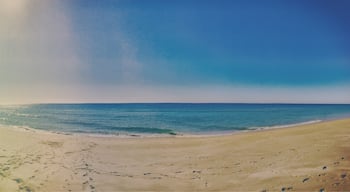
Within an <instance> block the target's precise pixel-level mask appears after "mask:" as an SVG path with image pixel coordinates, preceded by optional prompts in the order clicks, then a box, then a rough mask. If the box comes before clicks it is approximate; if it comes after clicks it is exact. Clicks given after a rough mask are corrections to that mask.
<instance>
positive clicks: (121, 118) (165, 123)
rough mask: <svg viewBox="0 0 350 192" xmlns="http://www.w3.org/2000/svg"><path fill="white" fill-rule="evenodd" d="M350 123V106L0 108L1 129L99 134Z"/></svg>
mask: <svg viewBox="0 0 350 192" xmlns="http://www.w3.org/2000/svg"><path fill="white" fill-rule="evenodd" d="M343 117H350V105H318V104H310V105H309V104H307V105H306V104H165V103H164V104H38V105H21V106H1V107H0V124H2V125H11V126H24V127H30V128H35V129H43V130H51V131H59V132H74V133H98V134H177V133H191V134H203V133H204V134H210V133H220V132H228V131H239V130H251V129H261V128H269V127H275V126H282V127H283V126H286V125H291V124H299V123H307V122H313V121H320V120H329V119H336V118H343Z"/></svg>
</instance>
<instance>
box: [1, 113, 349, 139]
mask: <svg viewBox="0 0 350 192" xmlns="http://www.w3.org/2000/svg"><path fill="white" fill-rule="evenodd" d="M342 119H350V117H338V118H330V119H323V120H320V119H317V120H310V121H305V122H300V123H292V124H285V125H274V126H265V127H251V128H246V129H244V130H227V131H208V132H198V133H193V132H174V134H170V133H128V132H125V133H93V132H92V133H88V132H86V133H80V132H65V131H54V130H44V129H37V128H32V127H28V126H17V125H4V124H0V127H13V128H15V129H24V130H32V131H40V132H41V131H42V132H49V133H54V134H59V135H75V136H83V137H84V136H86V137H97V138H99V137H102V138H140V139H142V138H181V137H189V138H191V137H193V138H201V137H204V138H205V137H220V136H227V135H235V134H241V133H250V132H259V131H266V130H275V129H286V128H293V127H298V126H303V125H310V124H317V123H323V122H329V121H336V120H342Z"/></svg>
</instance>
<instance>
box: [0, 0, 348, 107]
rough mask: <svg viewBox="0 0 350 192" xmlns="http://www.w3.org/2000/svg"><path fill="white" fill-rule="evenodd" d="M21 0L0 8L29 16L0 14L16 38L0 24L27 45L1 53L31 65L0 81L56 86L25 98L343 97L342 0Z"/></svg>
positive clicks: (4, 37) (39, 87) (344, 34)
mask: <svg viewBox="0 0 350 192" xmlns="http://www.w3.org/2000/svg"><path fill="white" fill-rule="evenodd" d="M5 1H8V2H10V0H5ZM16 1H20V0H15V2H16ZM25 1H26V3H25V5H21V6H22V8H21V9H22V10H20V9H19V8H18V7H20V6H19V4H21V3H18V5H14V4H13V3H8V4H4V5H3V7H5V8H3V9H10V8H11V9H12V8H13V7H15V8H16V6H18V7H17V8H16V10H17V9H18V10H20V11H18V12H24V10H26V17H27V18H28V15H29V16H31V17H29V19H26V20H25V21H23V19H21V20H19V19H18V18H20V16H19V15H13V14H12V13H11V15H10V14H8V15H5V16H7V17H6V18H7V19H6V18H5V19H2V20H0V22H3V23H4V24H3V25H5V26H9V29H10V30H13V31H14V32H16V33H15V35H14V36H15V37H21V38H20V40H18V38H16V40H11V37H9V33H6V31H5V32H4V31H3V32H2V33H0V37H1V38H0V40H2V41H4V42H5V43H7V44H6V45H8V46H10V47H17V48H18V49H23V47H30V51H29V52H28V51H26V52H25V51H23V53H13V52H11V51H10V53H4V58H5V59H4V60H5V61H6V62H7V63H14V64H12V65H11V66H9V65H8V66H4V67H6V68H9V70H8V72H6V73H7V74H11V73H14V74H18V70H19V68H23V66H30V67H28V69H29V71H27V72H22V73H23V74H22V75H21V77H20V78H19V80H18V79H16V80H14V79H13V75H7V76H9V77H8V78H7V79H6V78H5V77H3V79H2V82H3V83H2V84H3V85H2V87H3V89H4V87H5V88H6V85H13V86H17V87H18V90H19V89H23V88H21V86H20V85H22V86H26V87H28V84H31V87H33V88H34V87H36V89H37V90H38V92H43V91H44V90H51V89H52V90H56V92H57V94H56V95H59V96H56V97H55V96H54V95H51V96H48V97H42V96H40V97H39V96H31V97H32V98H35V99H36V100H35V99H34V100H32V102H40V99H41V100H45V101H52V102H60V101H73V102H75V101H77V102H79V101H82V102H84V101H86V102H89V101H91V102H96V101H97V102H98V101H101V102H119V101H120V102H128V101H130V102H135V101H136V102H143V101H146V102H147V101H152V102H154V101H176V102H181V101H189V102H194V101H197V100H198V99H199V100H200V101H205V102H216V101H217V102H236V101H237V102H274V101H276V102H279V101H280V102H312V101H316V102H335V103H338V102H350V98H349V97H350V96H348V95H349V93H350V38H349V34H350V25H349V20H350V13H349V11H348V10H349V8H350V2H349V1H347V0H337V1H330V0H329V1H324V0H322V1H316V0H284V1H279V0H268V1H260V0H248V1H243V0H235V1H156V0H154V1H152V0H150V1H136V0H134V1H123V0H121V1H114V0H104V1H97V0H75V1H70V0H66V1H50V2H49V3H42V2H40V1H33V2H29V1H27V0H23V2H25ZM23 4H24V3H23ZM23 7H24V8H23ZM38 10H39V11H41V14H38V13H37V12H38ZM12 12H13V11H12ZM12 17H13V18H12ZM13 20H14V21H13ZM14 22H16V23H20V24H18V26H21V27H18V29H16V28H15V29H13V23H14ZM28 23H29V24H31V25H29V24H28ZM16 26H17V25H16ZM19 30H21V31H23V32H22V33H21V32H19ZM26 31H29V32H32V33H26V34H23V33H24V32H26ZM37 31H39V33H40V35H38V34H37ZM21 39H22V40H21ZM23 39H24V40H23ZM28 39H29V40H31V41H29V40H28ZM32 42H39V43H38V44H36V43H34V44H30V45H29V43H32ZM2 49H3V50H7V51H8V50H9V48H8V47H6V46H3V47H2ZM18 55H20V57H19V56H18ZM33 55H34V56H33ZM15 57H16V58H21V59H19V61H18V60H17V59H16V60H15V59H14V58H15ZM33 58H35V59H33ZM38 58H40V59H38ZM42 58H45V59H42ZM48 61H54V62H50V64H48ZM41 62H42V64H38V63H41ZM33 63H35V64H33ZM13 66H17V67H13ZM72 66H74V67H72ZM30 69H36V70H33V71H30ZM38 71H41V72H40V74H39V72H38ZM43 73H46V74H48V75H42V74H43ZM0 75H1V74H0ZM3 76H6V74H4V75H3ZM10 76H11V77H10ZM26 76H28V78H24V77H26ZM30 76H31V77H33V78H30ZM62 77H64V78H62ZM4 82H5V83H4ZM0 88H1V87H0ZM7 90H8V92H10V93H9V94H8V97H11V92H12V93H13V94H17V93H18V92H19V91H18V90H17V91H14V90H13V89H12V88H11V89H10V88H8V86H7ZM73 90H75V91H73ZM77 90H78V91H77ZM171 90H175V91H174V92H172V91H171ZM305 90H308V91H309V94H307V95H302V94H296V93H295V92H303V91H304V92H305ZM58 92H59V93H58ZM196 92H197V93H196ZM213 92H216V94H213ZM237 92H240V93H237ZM242 92H243V93H242ZM266 92H270V93H271V94H270V95H269V94H266ZM63 93H65V94H63ZM97 93H99V94H97ZM292 93H293V94H292ZM325 93H328V94H329V93H331V94H330V95H329V97H325V96H324V94H325ZM142 94H144V95H145V96H144V97H142V96H140V95H142ZM170 95H171V97H170ZM174 95H177V96H174ZM208 95H209V96H208ZM288 95H289V96H288ZM317 95H323V96H322V97H320V96H317ZM58 98H61V99H62V98H65V99H62V100H60V99H58ZM169 98H172V99H169ZM201 98H202V99H201ZM244 98H250V99H248V100H244ZM277 98H282V99H279V100H276V99H277ZM295 98H298V99H295ZM8 100H9V99H8ZM18 100H20V101H21V99H20V98H19V99H18ZM30 101H31V100H30V99H29V101H28V102H30Z"/></svg>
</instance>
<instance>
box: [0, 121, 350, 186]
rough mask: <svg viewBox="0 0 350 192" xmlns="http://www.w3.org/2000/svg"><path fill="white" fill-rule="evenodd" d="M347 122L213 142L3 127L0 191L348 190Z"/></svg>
mask: <svg viewBox="0 0 350 192" xmlns="http://www.w3.org/2000/svg"><path fill="white" fill-rule="evenodd" d="M349 149H350V119H343V120H335V121H330V122H323V123H316V124H312V125H303V126H298V127H292V128H284V129H276V130H264V131H254V132H248V133H238V134H233V135H226V136H215V137H173V138H118V137H91V136H82V135H63V134H55V133H50V132H45V131H38V130H31V129H21V128H13V127H12V128H9V127H1V128H0V191H1V192H2V191H4V192H7V191H283V190H284V191H320V190H322V189H324V190H325V191H344V190H350V170H349V169H350V161H349V160H350V153H349Z"/></svg>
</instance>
